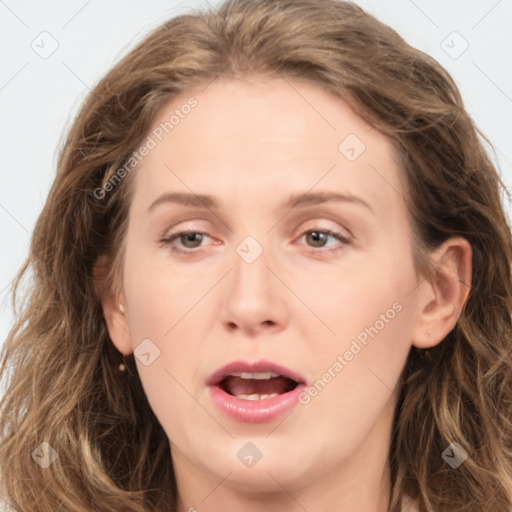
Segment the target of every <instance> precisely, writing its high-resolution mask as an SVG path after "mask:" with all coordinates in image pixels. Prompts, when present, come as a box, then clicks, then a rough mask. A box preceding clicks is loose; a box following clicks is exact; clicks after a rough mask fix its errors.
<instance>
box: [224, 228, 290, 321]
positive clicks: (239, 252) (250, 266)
mask: <svg viewBox="0 0 512 512" xmlns="http://www.w3.org/2000/svg"><path fill="white" fill-rule="evenodd" d="M256 236H258V238H259V239H257V238H256ZM256 236H255V235H247V236H246V237H244V238H243V239H242V241H241V242H239V243H238V245H237V246H236V247H235V254H234V255H233V259H232V267H233V271H232V272H231V276H230V278H229V285H228V287H227V289H226V296H225V298H224V301H223V310H222V312H221V317H222V320H223V322H224V323H227V324H230V325H233V324H235V325H237V326H238V327H240V328H242V329H244V330H248V331H253V330H255V329H257V327H258V326H259V325H262V324H263V323H268V322H269V321H270V322H273V323H280V322H281V321H282V319H281V320H280V319H279V318H278V316H279V314H280V313H279V312H280V311H281V308H279V307H278V303H279V290H278V288H279V286H278V283H276V280H275V279H274V278H273V275H272V272H271V271H270V270H269V268H267V265H268V267H270V268H272V261H273V259H274V258H273V256H272V249H271V247H269V245H270V244H269V241H268V237H264V235H256ZM262 237H264V239H263V240H262V239H261V238H262Z"/></svg>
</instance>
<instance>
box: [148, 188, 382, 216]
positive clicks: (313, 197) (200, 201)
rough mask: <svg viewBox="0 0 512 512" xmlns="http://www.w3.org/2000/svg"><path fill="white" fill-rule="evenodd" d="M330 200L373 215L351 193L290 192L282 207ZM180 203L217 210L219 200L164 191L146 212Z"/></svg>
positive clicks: (368, 207) (202, 195)
mask: <svg viewBox="0 0 512 512" xmlns="http://www.w3.org/2000/svg"><path fill="white" fill-rule="evenodd" d="M332 201H338V202H345V203H353V204H359V205H361V206H364V207H365V208H367V209H368V210H370V211H371V212H372V213H373V214H374V215H375V211H374V210H373V208H372V207H371V206H370V204H368V203H367V202H366V201H365V200H364V199H362V198H360V197H358V196H355V195H353V194H341V193H338V192H311V193H307V192H306V193H302V194H301V193H299V194H292V195H291V196H289V198H288V199H287V200H286V201H285V202H284V203H283V207H284V208H297V207H299V208H300V207H306V206H311V205H317V204H322V203H328V202H332ZM168 203H171V204H181V205H184V206H190V207H194V208H203V209H205V210H206V209H208V210H218V209H219V202H218V201H217V199H216V198H215V197H213V196H211V195H207V194H189V193H186V192H165V193H164V194H162V195H161V196H159V197H158V198H157V199H155V201H153V203H151V205H150V207H149V208H148V212H150V211H152V210H154V209H155V208H156V207H157V206H158V205H161V204H168Z"/></svg>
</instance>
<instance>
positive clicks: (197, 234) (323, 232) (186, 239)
mask: <svg viewBox="0 0 512 512" xmlns="http://www.w3.org/2000/svg"><path fill="white" fill-rule="evenodd" d="M308 235H309V236H308ZM205 236H206V237H209V235H208V233H203V232H201V231H180V232H179V233H175V234H172V235H170V236H169V237H167V238H162V239H161V240H159V242H160V245H161V246H163V247H166V246H169V247H170V248H171V250H172V251H174V252H176V253H179V254H184V253H187V252H188V253H191V252H195V249H198V248H200V247H201V242H202V241H203V239H204V237H205ZM304 236H306V238H307V240H309V241H311V242H312V243H313V244H314V245H313V246H311V245H310V247H311V248H313V249H318V248H322V247H328V246H326V245H325V244H326V242H327V240H328V239H329V237H331V238H334V239H336V240H338V241H339V242H342V244H341V246H340V245H339V244H338V245H336V246H335V247H334V248H332V249H326V250H324V251H313V252H315V253H317V252H320V253H322V252H331V253H332V252H336V251H339V250H341V249H342V247H343V245H345V244H349V243H350V242H351V240H350V238H348V237H346V236H344V235H342V234H341V233H339V232H338V231H332V230H330V229H316V228H315V229H310V230H308V231H304V232H303V233H302V235H301V238H302V237H304ZM176 241H179V242H180V243H181V244H180V245H181V246H182V247H184V249H185V250H183V249H179V248H178V247H176V244H175V242H176Z"/></svg>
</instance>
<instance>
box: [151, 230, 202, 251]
mask: <svg viewBox="0 0 512 512" xmlns="http://www.w3.org/2000/svg"><path fill="white" fill-rule="evenodd" d="M205 235H206V236H208V234H207V233H202V232H200V231H180V232H179V233H176V234H174V235H171V236H169V237H167V238H162V239H161V240H159V242H160V244H161V245H162V246H169V247H170V248H171V250H172V251H174V252H177V253H181V254H183V253H186V252H193V250H194V249H197V248H198V247H200V245H198V244H197V242H199V244H200V243H201V241H202V240H203V237H204V236H205ZM175 240H179V241H180V242H183V244H182V247H185V249H190V250H182V249H178V248H176V246H175V245H174V244H173V243H174V241H175ZM188 244H190V245H188Z"/></svg>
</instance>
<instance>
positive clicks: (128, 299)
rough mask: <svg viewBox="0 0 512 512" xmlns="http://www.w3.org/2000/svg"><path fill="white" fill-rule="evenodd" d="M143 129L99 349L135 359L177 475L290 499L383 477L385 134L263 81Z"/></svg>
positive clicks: (399, 226)
mask: <svg viewBox="0 0 512 512" xmlns="http://www.w3.org/2000/svg"><path fill="white" fill-rule="evenodd" d="M191 97H193V98H194V100H191V99H190V98H191ZM185 105H189V107H184V106H185ZM172 116H174V117H173V118H172V119H171V117H172ZM165 123H167V124H165ZM148 135H149V137H150V138H151V140H150V139H146V141H145V143H146V148H147V150H143V151H142V152H141V155H142V153H144V155H143V156H142V157H141V158H142V161H141V163H140V165H139V168H138V169H137V170H136V171H133V172H136V173H137V175H136V181H135V188H134V196H133V202H132V204H131V209H130V216H129V227H128V232H127V239H126V254H125V261H124V278H123V296H122V297H121V298H120V302H122V303H123V304H124V305H125V308H126V314H125V318H126V322H127V324H126V329H127V331H126V332H127V333H129V334H125V335H123V334H119V335H116V336H113V341H114V343H115V344H116V346H117V347H118V349H119V350H120V351H122V352H124V353H126V354H128V353H130V352H131V351H133V350H135V355H136V356H137V357H136V362H137V366H138V371H139V373H140V378H141V380H142V383H143V386H144V389H145V392H146V394H147V397H148V400H149V403H150V404H151V407H152V409H153V411H154V412H155V414H156V416H157V417H158V419H159V421H160V423H161V425H162V427H163V429H164V430H165V432H166V434H167V436H168V438H169V440H170V442H171V451H172V456H173V461H174V465H175V467H176V472H177V478H178V482H181V481H182V482H183V485H186V484H185V483H184V482H185V481H186V477H187V476H189V477H190V476H192V475H196V476H197V474H198V473H201V474H202V475H203V476H204V478H205V479H210V480H211V482H212V487H214V485H213V484H215V482H216V483H218V482H219V481H221V480H222V479H224V480H223V482H224V484H225V485H230V486H232V487H233V488H239V489H247V490H249V489H252V490H256V489H257V490H258V491H259V492H262V491H264V490H265V489H266V490H268V491H272V490H278V489H281V488H280V486H283V487H284V488H286V489H287V491H289V492H290V493H299V492H301V489H303V488H304V486H308V485H309V486H310V485H314V484H315V483H318V484H319V485H320V482H322V483H323V484H325V486H326V488H329V481H330V479H332V478H334V477H335V475H337V476H336V477H339V476H340V474H341V473H344V472H347V475H349V474H350V475H360V474H361V473H364V471H366V469H365V468H368V467H370V466H372V465H373V466H374V467H375V466H376V467H379V466H384V463H385V459H386V456H387V454H388V450H389V436H390V432H391V425H392V419H393V413H394V409H395V405H396V392H395V393H394V391H395V390H396V387H397V383H398V379H399V376H400V373H401V371H402V369H403V367H404V364H405V360H406V357H407V354H408V352H409V349H410V347H411V343H412V341H411V340H412V339H413V336H414V329H415V328H416V322H415V319H416V318H417V315H418V311H419V306H418V300H417V293H416V291H417V279H416V276H415V271H414V267H413V259H412V246H411V238H410V229H411V228H410V226H409V223H408V217H407V214H406V205H405V202H404V198H403V195H404V186H403V185H404V184H403V183H402V181H401V178H400V174H399V172H398V168H397V165H396V163H395V162H394V160H393V158H392V152H391V145H390V143H389V141H388V140H387V139H386V138H385V137H384V136H383V135H382V134H380V133H379V132H377V131H376V130H375V129H372V128H371V127H370V126H369V125H368V124H366V123H365V122H364V121H363V120H362V119H361V118H360V117H359V116H357V115H356V114H355V113H354V112H353V111H352V110H350V109H349V107H348V106H347V104H346V103H344V102H343V101H342V100H341V99H339V98H336V97H334V96H332V95H330V94H329V93H327V92H325V91H323V90H322V89H320V88H317V87H315V86H313V85H306V84H304V83H300V82H294V81H289V80H287V81H285V80H280V79H268V78H267V79H261V80H257V81H255V82H254V83H252V82H247V81H238V80H216V81H214V82H213V83H211V84H210V85H209V86H208V87H206V88H205V89H204V90H201V89H196V90H193V91H191V92H190V93H189V94H183V95H182V96H179V97H177V98H175V99H173V101H172V102H171V103H169V104H168V105H167V106H166V107H165V108H164V109H163V110H162V111H161V112H160V115H159V117H158V119H157V120H156V122H155V123H154V125H153V127H152V129H151V131H150V132H149V133H148ZM134 177H135V176H134ZM166 194H180V196H179V197H181V198H182V199H183V198H186V201H179V202H178V201H171V200H170V196H168V197H167V199H169V200H166V199H165V198H166ZM334 194H338V195H339V196H338V197H334ZM202 196H208V198H207V199H205V198H202ZM331 196H332V198H331ZM292 198H293V199H292ZM330 198H331V199H330ZM299 199H300V200H301V201H300V202H297V201H298V200H299ZM183 232H185V233H186V232H191V233H192V234H189V235H188V236H187V235H186V234H185V235H182V236H181V237H180V236H178V235H179V234H180V233H183ZM329 232H332V234H330V233H329ZM193 233H196V234H195V235H194V234H193ZM338 237H339V238H338ZM173 238H174V240H173V241H168V242H165V243H164V242H162V240H163V239H168V240H169V239H173ZM122 332H125V331H122ZM229 375H230V376H229ZM277 375H281V376H279V377H278V376H277ZM292 388H294V389H292ZM269 395H270V396H269ZM348 471H350V473H348ZM347 475H345V476H347ZM383 478H384V477H383ZM348 480H350V477H349V478H348ZM278 482H279V483H278ZM331 488H332V486H331Z"/></svg>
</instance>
